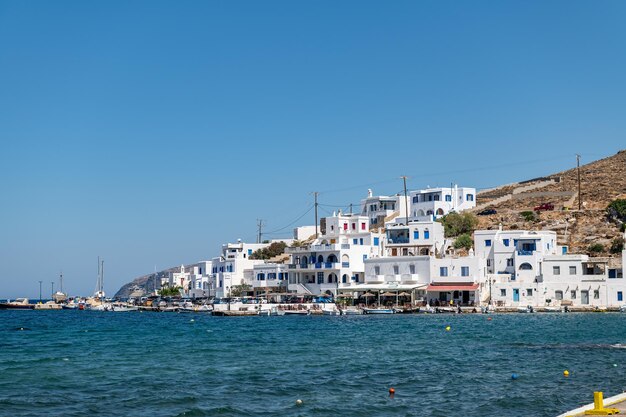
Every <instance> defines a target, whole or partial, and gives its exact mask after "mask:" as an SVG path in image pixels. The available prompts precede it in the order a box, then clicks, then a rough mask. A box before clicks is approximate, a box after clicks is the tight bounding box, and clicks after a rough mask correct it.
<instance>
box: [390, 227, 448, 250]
mask: <svg viewBox="0 0 626 417" xmlns="http://www.w3.org/2000/svg"><path fill="white" fill-rule="evenodd" d="M402 220H403V219H401V218H398V219H397V221H396V222H394V223H387V225H386V242H385V244H386V247H385V249H386V251H385V254H386V255H387V256H417V255H426V256H428V255H435V254H441V253H443V252H444V250H445V244H446V240H445V238H444V229H443V225H442V224H441V223H439V222H436V221H433V220H430V221H409V224H408V225H407V224H406V223H405V222H403V221H402Z"/></svg>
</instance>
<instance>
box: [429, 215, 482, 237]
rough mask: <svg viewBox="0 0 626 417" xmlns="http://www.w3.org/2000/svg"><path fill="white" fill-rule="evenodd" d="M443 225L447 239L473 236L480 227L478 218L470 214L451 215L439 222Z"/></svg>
mask: <svg viewBox="0 0 626 417" xmlns="http://www.w3.org/2000/svg"><path fill="white" fill-rule="evenodd" d="M438 221H439V222H440V223H441V224H443V229H444V233H445V236H446V237H457V236H460V235H464V234H466V235H471V234H472V233H474V230H476V227H477V226H478V218H476V216H475V215H473V214H472V213H469V212H465V213H449V214H446V215H445V216H443V217H442V218H440V219H439V220H438Z"/></svg>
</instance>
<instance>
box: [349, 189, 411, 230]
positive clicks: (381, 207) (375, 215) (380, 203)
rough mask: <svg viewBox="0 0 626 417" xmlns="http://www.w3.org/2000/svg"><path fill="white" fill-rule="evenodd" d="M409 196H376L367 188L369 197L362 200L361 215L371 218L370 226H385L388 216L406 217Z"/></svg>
mask: <svg viewBox="0 0 626 417" xmlns="http://www.w3.org/2000/svg"><path fill="white" fill-rule="evenodd" d="M407 208H408V204H407V198H406V197H404V196H403V195H400V194H396V195H394V196H383V195H380V196H374V195H373V194H372V190H367V198H365V199H363V200H361V215H363V216H367V217H368V218H369V222H370V226H380V227H382V226H384V224H385V222H386V221H388V220H390V219H388V218H406V216H407V214H406V210H407Z"/></svg>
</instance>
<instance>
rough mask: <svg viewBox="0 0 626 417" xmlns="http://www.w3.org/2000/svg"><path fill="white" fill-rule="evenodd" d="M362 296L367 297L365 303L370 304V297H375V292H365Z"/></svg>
mask: <svg viewBox="0 0 626 417" xmlns="http://www.w3.org/2000/svg"><path fill="white" fill-rule="evenodd" d="M361 297H365V305H368V304H369V302H368V301H369V298H370V297H375V295H374V294H372V293H371V292H366V293H365V294H363V295H362V296H361Z"/></svg>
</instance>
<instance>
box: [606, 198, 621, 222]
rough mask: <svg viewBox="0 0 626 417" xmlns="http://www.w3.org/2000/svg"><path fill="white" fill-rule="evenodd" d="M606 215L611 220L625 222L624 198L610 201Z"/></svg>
mask: <svg viewBox="0 0 626 417" xmlns="http://www.w3.org/2000/svg"><path fill="white" fill-rule="evenodd" d="M606 211H607V215H608V217H609V218H610V219H612V220H617V221H619V222H621V223H626V199H617V200H613V201H611V204H609V206H608V207H607V208H606Z"/></svg>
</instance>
